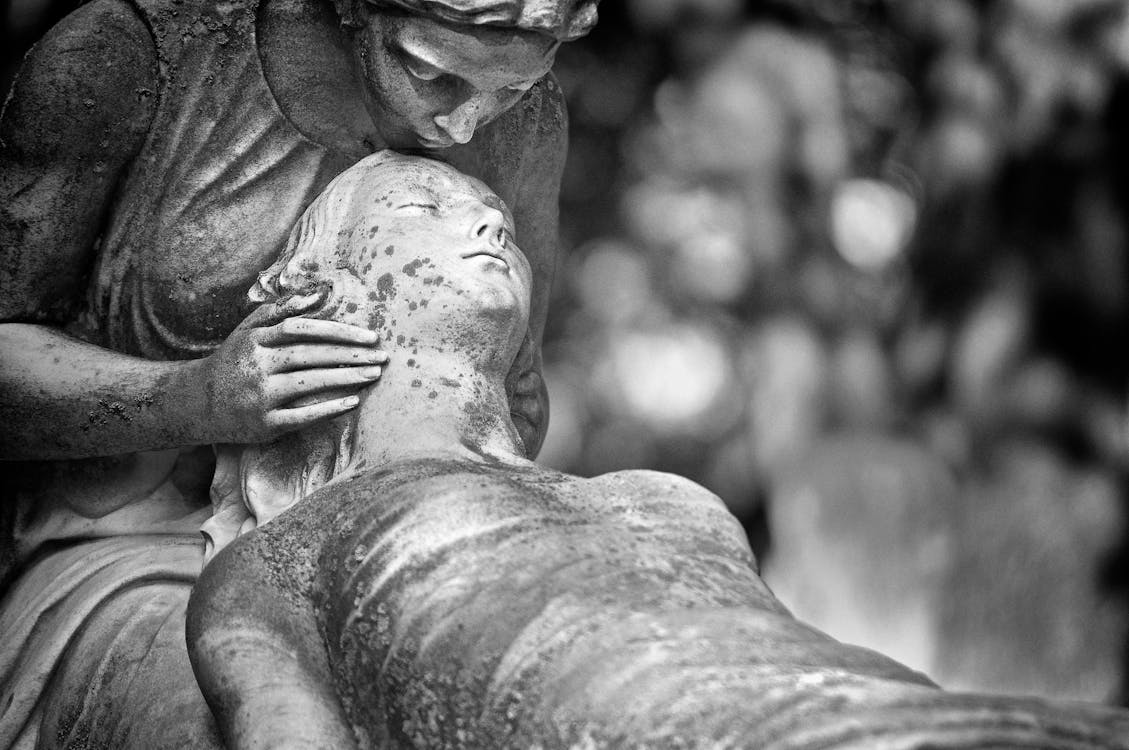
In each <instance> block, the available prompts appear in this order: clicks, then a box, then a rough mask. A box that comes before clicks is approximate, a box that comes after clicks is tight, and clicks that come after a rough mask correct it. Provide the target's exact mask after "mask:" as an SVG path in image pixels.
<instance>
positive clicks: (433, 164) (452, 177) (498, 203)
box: [369, 157, 513, 225]
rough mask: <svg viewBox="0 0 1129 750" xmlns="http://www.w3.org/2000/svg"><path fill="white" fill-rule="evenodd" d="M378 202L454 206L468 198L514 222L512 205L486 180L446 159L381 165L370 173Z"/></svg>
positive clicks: (393, 160)
mask: <svg viewBox="0 0 1129 750" xmlns="http://www.w3.org/2000/svg"><path fill="white" fill-rule="evenodd" d="M369 179H371V180H372V183H373V184H374V185H376V186H378V187H376V189H375V190H374V193H375V195H374V197H373V199H374V202H375V203H376V204H378V205H386V204H388V203H391V204H393V206H394V205H395V202H396V200H404V199H409V198H412V199H421V200H424V199H425V200H427V201H428V202H431V203H435V204H437V205H439V206H440V207H446V206H452V205H455V204H458V203H462V202H464V201H466V200H467V199H468V198H469V199H473V200H478V201H481V202H482V203H485V204H486V205H488V206H491V207H492V208H496V209H498V210H499V211H501V212H502V213H504V214H505V215H506V220H507V221H508V222H509V223H510V224H511V225H512V224H513V216H512V215H511V213H510V210H509V207H508V206H506V204H505V203H504V202H503V201H502V199H501V198H499V197H498V195H497V194H496V193H495V192H494V191H493V190H491V189H490V188H489V187H488V186H487V185H486V184H485V183H483V182H481V181H480V180H477V179H475V178H473V177H470V176H468V175H465V174H463V173H462V172H460V171H458V170H457V169H455V168H454V167H452V166H450V165H448V164H444V163H443V162H439V161H434V160H432V159H424V158H412V157H406V158H395V159H391V160H389V161H386V162H384V163H381V164H379V165H377V166H376V167H375V168H374V169H373V171H372V173H371V174H370V175H369Z"/></svg>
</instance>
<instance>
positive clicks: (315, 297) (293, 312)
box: [242, 286, 329, 328]
mask: <svg viewBox="0 0 1129 750" xmlns="http://www.w3.org/2000/svg"><path fill="white" fill-rule="evenodd" d="M328 297H329V287H328V286H323V287H320V288H319V289H317V290H315V291H313V292H310V293H309V294H292V295H290V296H288V297H283V298H282V299H280V300H277V301H275V302H270V303H267V304H265V305H259V306H258V307H257V308H255V310H254V311H253V312H252V313H251V314H250V315H248V316H247V317H246V318H244V320H243V323H242V325H243V326H247V327H253V328H266V327H267V326H272V325H274V324H275V323H281V322H282V321H284V320H286V319H287V318H293V317H296V316H298V315H301V314H302V313H305V312H309V311H310V310H316V309H317V308H319V307H321V306H322V305H324V304H325V301H326V299H327V298H328Z"/></svg>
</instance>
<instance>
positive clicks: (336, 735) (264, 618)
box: [186, 532, 356, 750]
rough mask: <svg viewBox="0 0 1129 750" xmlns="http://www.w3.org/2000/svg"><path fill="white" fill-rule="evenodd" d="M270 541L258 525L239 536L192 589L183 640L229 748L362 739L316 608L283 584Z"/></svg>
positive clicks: (340, 744) (337, 747) (339, 745)
mask: <svg viewBox="0 0 1129 750" xmlns="http://www.w3.org/2000/svg"><path fill="white" fill-rule="evenodd" d="M269 546H270V543H269V542H267V541H265V540H264V537H263V535H262V533H261V532H259V533H254V534H251V535H249V536H245V537H243V538H241V539H240V540H239V541H238V542H237V543H236V544H234V545H232V546H231V547H230V548H228V549H227V550H225V551H224V552H223V554H220V555H218V556H217V557H216V558H215V559H214V560H213V561H212V562H211V563H209V564H208V566H207V567H206V568H205V569H204V572H203V574H202V575H201V576H200V579H199V580H198V581H197V583H196V586H195V587H194V588H193V591H192V597H191V599H190V601H189V605H188V613H187V623H186V625H187V627H186V639H187V644H188V653H189V656H190V658H191V660H192V668H193V671H194V672H195V674H196V679H197V682H198V684H199V685H200V690H201V692H202V693H203V694H204V697H205V699H206V700H207V702H208V705H209V706H210V707H211V709H212V713H213V715H214V716H215V717H216V723H217V724H218V726H219V729H220V732H221V734H222V735H223V737H224V741H225V744H226V745H227V747H228V748H231V750H245V749H251V748H278V747H287V748H333V749H334V750H347V749H348V748H353V747H356V743H355V740H354V738H353V734H352V731H351V730H350V728H349V724H348V722H347V720H346V719H345V716H344V713H343V711H342V709H341V704H340V702H339V701H338V698H337V694H336V692H335V690H334V687H333V679H332V676H331V674H330V670H329V664H328V663H327V661H326V658H325V648H324V646H323V645H322V639H321V636H320V634H319V633H318V629H317V625H316V624H315V622H314V618H313V613H312V611H311V610H310V609H309V608H308V607H306V606H303V604H302V603H299V602H296V601H295V599H296V596H295V593H294V591H293V590H290V591H289V592H288V593H287V592H284V591H282V590H281V589H280V588H279V577H278V575H276V574H277V573H278V572H279V571H272V569H271V563H270V562H268V560H267V555H269V554H270V550H269ZM264 552H265V553H266V554H264ZM286 572H287V571H285V570H284V571H281V573H282V575H283V576H285V574H286ZM290 584H291V585H292V587H293V588H297V587H298V586H297V583H296V582H294V581H290Z"/></svg>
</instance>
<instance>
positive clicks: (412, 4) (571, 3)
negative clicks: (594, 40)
mask: <svg viewBox="0 0 1129 750" xmlns="http://www.w3.org/2000/svg"><path fill="white" fill-rule="evenodd" d="M598 3H599V0H334V4H335V5H336V6H337V10H338V13H339V14H340V15H341V20H342V21H343V22H345V23H346V24H348V25H352V26H359V25H361V24H360V19H361V18H363V15H361V9H362V8H364V7H366V6H367V7H369V8H376V9H392V10H400V11H403V12H406V13H411V14H414V15H418V16H424V17H427V18H434V19H436V20H439V21H443V22H445V23H450V24H455V25H458V26H499V27H503V28H509V29H517V30H520V31H533V32H536V33H538V34H543V35H545V36H548V37H551V38H553V39H556V40H557V41H558V42H570V41H572V40H573V39H577V38H579V37H582V36H584V35H585V34H587V33H588V32H589V31H591V30H592V27H593V26H595V25H596V18H597V13H596V5H597V4H598Z"/></svg>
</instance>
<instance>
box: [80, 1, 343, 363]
mask: <svg viewBox="0 0 1129 750" xmlns="http://www.w3.org/2000/svg"><path fill="white" fill-rule="evenodd" d="M136 6H137V9H138V11H139V12H140V14H141V15H142V16H143V17H144V18H145V20H146V21H147V23H148V25H149V26H150V28H151V29H152V31H153V37H154V41H155V43H156V47H157V53H158V59H159V61H160V72H161V75H160V85H159V88H158V90H157V91H152V92H138V96H155V97H157V99H158V104H157V108H156V113H155V116H154V120H153V122H152V124H151V127H150V131H149V136H148V139H147V141H146V143H145V146H144V148H143V150H142V152H141V153H140V154H139V155H138V156H137V158H136V159H135V160H134V163H133V165H132V167H131V169H130V171H129V173H128V176H127V177H126V179H125V181H124V183H123V185H122V187H121V189H120V190H119V194H118V196H117V198H116V201H115V204H114V209H113V212H112V215H111V217H110V221H109V222H108V224H107V227H106V229H105V231H104V233H103V235H102V238H101V247H100V249H99V254H98V262H97V264H96V267H95V270H94V273H93V274H92V276H91V279H90V286H89V290H88V294H87V298H86V300H85V304H84V306H83V309H82V311H81V313H80V315H79V318H78V321H77V323H76V324H75V325H74V326H72V332H73V333H76V334H77V335H79V336H80V337H82V338H85V339H88V340H90V341H93V342H95V343H98V344H100V345H103V346H107V347H109V348H112V349H115V350H118V351H124V352H128V353H131V354H136V355H139V356H144V357H148V358H153V359H184V358H192V357H199V356H204V355H206V354H208V353H210V352H211V351H212V350H213V349H214V348H215V347H216V346H217V345H218V344H219V343H220V342H221V341H222V340H223V339H224V338H225V337H226V336H227V334H228V333H229V332H230V331H231V330H232V329H233V328H234V327H235V326H236V325H237V324H238V323H239V321H240V320H242V319H243V317H245V315H246V314H247V313H248V312H249V310H250V306H249V303H248V302H247V300H246V292H247V290H248V288H250V286H251V284H252V283H253V282H254V279H255V276H256V274H257V273H258V272H259V271H260V270H261V269H262V268H264V267H265V266H267V265H269V263H270V262H271V261H272V260H273V259H274V257H275V255H277V253H278V251H279V249H280V248H281V247H282V245H283V244H284V243H285V241H286V237H287V236H288V234H289V232H290V228H291V226H292V225H293V224H294V222H295V221H296V220H297V218H298V216H299V215H300V214H301V212H302V211H303V210H304V209H305V207H306V205H307V204H308V203H309V202H310V200H312V199H313V197H314V196H315V195H317V193H318V192H319V191H320V190H321V189H322V188H323V187H324V186H325V185H326V184H327V183H328V181H329V180H330V179H332V178H333V177H334V176H336V175H337V174H338V173H340V172H341V171H342V170H344V169H345V168H347V167H348V166H350V165H351V164H352V163H353V162H355V161H356V160H357V159H359V158H360V157H362V156H364V153H356V154H344V153H339V152H334V151H331V150H329V149H328V148H326V147H324V146H322V145H320V144H317V143H314V142H312V141H310V140H308V139H307V138H305V137H304V136H303V135H302V134H301V133H300V132H299V131H298V130H297V129H296V128H295V127H294V126H293V125H291V123H290V122H288V121H287V120H286V119H285V118H284V117H283V115H282V113H281V111H280V109H279V107H278V104H277V102H276V101H275V99H274V96H273V94H272V92H271V89H270V87H269V86H268V84H267V81H266V79H265V77H264V75H263V68H262V65H261V63H260V57H259V51H258V46H257V42H256V23H255V20H256V19H255V13H256V6H257V3H256V2H255V0H242V1H241V2H233V3H224V4H219V3H214V2H207V1H206V0H205V1H203V2H201V1H200V0H195V1H193V0H189V2H180V1H179V0H136Z"/></svg>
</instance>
